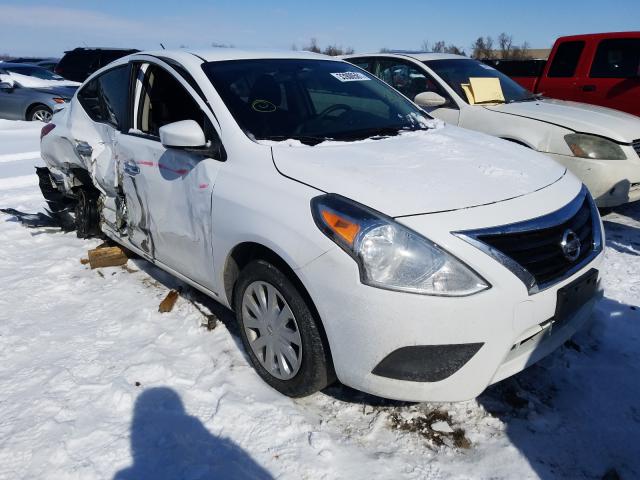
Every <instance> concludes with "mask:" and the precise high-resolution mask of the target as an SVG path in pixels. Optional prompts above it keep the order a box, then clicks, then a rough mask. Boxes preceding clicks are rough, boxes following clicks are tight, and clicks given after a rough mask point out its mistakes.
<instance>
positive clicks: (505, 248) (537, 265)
mask: <svg viewBox="0 0 640 480" xmlns="http://www.w3.org/2000/svg"><path fill="white" fill-rule="evenodd" d="M569 230H571V231H572V232H574V233H575V234H576V236H577V237H578V238H579V239H580V252H579V254H578V256H577V257H576V258H574V259H573V260H571V259H570V258H568V257H569V256H571V255H568V254H569V253H575V251H571V250H569V251H567V252H565V251H563V248H562V241H563V236H564V235H565V234H567V235H569V236H568V238H571V237H572V236H571V235H570V234H569V233H568V231H569ZM457 235H459V236H460V237H462V238H463V239H465V240H467V241H468V242H470V243H472V244H473V245H475V246H477V247H478V248H480V249H481V250H483V251H485V252H486V253H488V254H489V255H491V256H493V257H495V258H496V259H497V260H498V261H500V263H502V264H503V265H504V266H505V267H507V268H509V269H510V270H511V271H512V272H513V273H515V274H516V275H517V276H518V278H520V280H522V281H523V282H524V283H525V285H526V286H527V288H528V289H529V293H536V292H538V291H540V290H543V289H545V288H547V287H549V286H551V285H553V284H555V283H557V282H559V281H561V280H562V279H564V278H566V277H568V276H570V275H572V274H573V273H574V272H576V271H577V270H579V269H580V268H582V267H583V266H584V265H585V264H586V263H588V262H589V261H591V260H592V259H593V258H594V257H595V256H596V255H597V254H598V253H599V252H600V251H601V250H602V237H601V233H600V222H599V220H598V213H597V209H596V207H595V204H594V203H593V200H592V199H591V197H590V195H589V193H588V192H587V190H586V189H585V188H584V187H583V189H582V191H581V192H580V194H579V195H578V196H577V197H576V198H575V199H574V200H573V201H572V202H571V203H570V204H568V205H567V206H565V207H564V208H562V209H560V210H558V211H556V212H553V213H551V214H549V215H545V216H544V217H539V218H534V219H533V220H528V221H525V222H519V223H516V224H510V225H504V226H501V227H494V228H489V229H483V230H474V231H467V232H458V233H457Z"/></svg>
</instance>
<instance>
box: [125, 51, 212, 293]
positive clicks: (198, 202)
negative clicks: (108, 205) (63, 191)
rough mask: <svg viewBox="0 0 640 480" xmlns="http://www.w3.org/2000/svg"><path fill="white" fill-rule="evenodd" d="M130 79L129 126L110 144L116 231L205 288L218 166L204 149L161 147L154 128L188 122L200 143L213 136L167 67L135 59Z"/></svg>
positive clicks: (199, 105)
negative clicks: (116, 181) (116, 185)
mask: <svg viewBox="0 0 640 480" xmlns="http://www.w3.org/2000/svg"><path fill="white" fill-rule="evenodd" d="M134 78H135V82H134V95H133V99H132V100H133V105H132V112H133V116H132V121H131V127H132V128H131V129H130V130H129V131H128V132H126V133H119V134H117V139H116V147H115V148H116V155H117V165H118V175H119V178H120V182H121V185H122V192H121V195H120V199H119V202H118V214H119V217H120V219H121V221H120V232H121V234H124V235H128V236H129V241H130V242H131V243H132V244H134V245H135V246H136V247H138V248H140V249H141V250H143V251H144V252H146V253H147V254H148V255H150V256H152V257H153V258H154V260H157V261H159V262H161V263H162V264H164V265H166V266H168V267H170V268H172V269H174V270H176V271H178V272H180V273H182V274H183V275H185V276H187V277H189V278H190V279H191V280H193V281H195V282H197V283H199V284H200V285H203V286H205V287H208V288H211V287H212V285H213V251H212V234H213V225H212V208H213V205H212V202H213V195H212V194H213V187H214V184H215V180H216V176H217V174H218V171H219V170H220V168H221V166H222V165H223V163H222V162H220V161H219V159H215V158H212V157H213V156H214V155H212V154H211V153H210V152H209V151H208V150H207V151H206V152H205V151H202V152H198V151H190V150H187V149H181V148H166V147H164V146H163V145H162V143H161V142H160V137H159V129H160V127H162V126H164V125H167V124H169V123H173V122H177V121H180V120H194V121H196V122H197V123H198V124H199V125H200V126H201V127H202V129H203V131H204V132H205V133H206V134H207V136H208V137H209V138H207V140H211V137H213V136H216V137H217V134H216V133H215V130H214V129H213V126H212V124H211V120H210V119H209V117H208V116H207V114H206V113H205V111H206V108H207V107H206V105H205V104H204V102H202V100H201V99H200V98H198V96H197V94H195V92H194V91H193V89H192V88H191V87H190V86H189V85H188V84H187V83H186V82H184V81H183V80H182V79H181V78H179V76H178V75H177V74H175V72H174V71H173V70H172V69H171V68H170V67H169V66H167V65H162V66H161V65H158V64H155V63H151V62H149V63H138V64H135V66H134Z"/></svg>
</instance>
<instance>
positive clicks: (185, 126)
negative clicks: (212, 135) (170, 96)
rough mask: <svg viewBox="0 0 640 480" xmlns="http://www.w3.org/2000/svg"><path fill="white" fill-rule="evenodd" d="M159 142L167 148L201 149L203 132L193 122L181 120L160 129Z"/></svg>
mask: <svg viewBox="0 0 640 480" xmlns="http://www.w3.org/2000/svg"><path fill="white" fill-rule="evenodd" d="M160 142H162V145H164V146H165V147H167V148H203V147H206V146H207V140H206V138H205V136H204V132H203V131H202V128H201V127H200V125H198V122H196V121H195V120H181V121H179V122H173V123H168V124H167V125H165V126H163V127H160Z"/></svg>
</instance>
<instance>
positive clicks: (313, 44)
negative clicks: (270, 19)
mask: <svg viewBox="0 0 640 480" xmlns="http://www.w3.org/2000/svg"><path fill="white" fill-rule="evenodd" d="M295 47H296V46H295V45H293V46H292V49H293V50H296V48H295ZM302 49H303V50H306V51H308V52H314V53H324V54H325V55H331V56H332V57H335V56H338V55H350V54H352V53H353V52H355V50H354V49H353V47H346V48H342V46H341V45H336V44H333V45H327V46H326V47H325V48H324V49H322V48H320V45H318V40H316V39H315V38H312V39H311V40H310V41H309V45H307V46H306V47H303V48H302Z"/></svg>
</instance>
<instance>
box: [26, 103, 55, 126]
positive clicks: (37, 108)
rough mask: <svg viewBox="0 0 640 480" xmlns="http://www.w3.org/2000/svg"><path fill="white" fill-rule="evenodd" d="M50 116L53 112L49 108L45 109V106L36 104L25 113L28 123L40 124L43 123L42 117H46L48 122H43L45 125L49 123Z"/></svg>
mask: <svg viewBox="0 0 640 480" xmlns="http://www.w3.org/2000/svg"><path fill="white" fill-rule="evenodd" d="M52 115H53V111H52V110H51V109H50V108H49V107H47V106H46V105H42V104H38V105H34V106H33V107H31V108H30V109H29V111H28V112H27V120H29V121H30V122H35V121H40V122H42V121H45V120H44V119H43V118H44V117H48V120H46V121H45V123H48V122H50V121H51V116H52Z"/></svg>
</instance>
